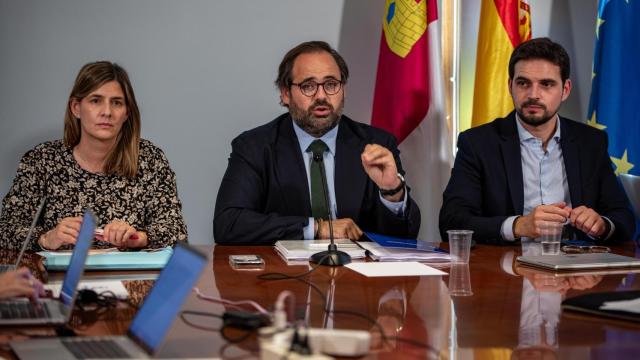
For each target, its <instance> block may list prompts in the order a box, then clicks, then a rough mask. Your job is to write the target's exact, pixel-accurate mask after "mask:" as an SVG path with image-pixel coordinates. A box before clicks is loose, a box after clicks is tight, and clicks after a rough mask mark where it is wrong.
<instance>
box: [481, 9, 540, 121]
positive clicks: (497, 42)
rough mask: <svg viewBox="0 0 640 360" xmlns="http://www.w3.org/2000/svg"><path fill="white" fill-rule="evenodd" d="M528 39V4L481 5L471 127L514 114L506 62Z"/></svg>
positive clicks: (507, 63) (529, 28) (529, 26)
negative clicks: (514, 50)
mask: <svg viewBox="0 0 640 360" xmlns="http://www.w3.org/2000/svg"><path fill="white" fill-rule="evenodd" d="M530 39H531V9H530V7H529V3H528V1H526V0H483V1H482V8H481V9H480V31H479V33H478V50H477V52H476V81H475V85H474V92H473V113H472V115H471V126H478V125H482V124H485V123H488V122H491V121H493V120H494V119H495V118H498V117H504V116H507V114H509V113H510V112H511V111H512V110H513V101H512V100H511V96H510V95H509V86H508V84H507V82H508V80H509V71H508V68H509V58H510V57H511V53H512V52H513V49H514V48H515V47H516V46H518V45H519V44H520V43H522V42H524V41H527V40H530Z"/></svg>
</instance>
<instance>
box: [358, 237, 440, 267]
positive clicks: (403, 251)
mask: <svg viewBox="0 0 640 360" xmlns="http://www.w3.org/2000/svg"><path fill="white" fill-rule="evenodd" d="M359 244H360V246H362V247H363V248H365V249H366V250H367V255H369V257H370V258H371V259H373V260H375V261H420V262H428V263H449V262H451V256H450V255H449V254H447V253H445V252H441V251H436V250H428V249H427V250H422V249H415V248H414V249H411V248H391V247H385V246H382V245H380V244H378V243H376V242H369V241H361V242H359Z"/></svg>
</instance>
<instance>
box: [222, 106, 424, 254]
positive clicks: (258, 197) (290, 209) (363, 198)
mask: <svg viewBox="0 0 640 360" xmlns="http://www.w3.org/2000/svg"><path fill="white" fill-rule="evenodd" d="M292 121H293V120H292V119H291V117H290V116H289V114H288V113H286V114H283V115H281V116H279V117H278V118H276V119H275V120H273V121H271V122H270V123H268V124H265V125H263V126H260V127H257V128H255V129H252V130H249V131H246V132H244V133H243V134H241V135H240V136H238V137H237V138H235V139H234V140H233V141H232V143H231V148H232V150H231V156H230V157H229V165H228V167H227V171H226V172H225V174H224V177H223V178H222V183H221V185H220V190H219V191H218V198H217V200H216V206H215V213H214V217H213V233H214V238H215V241H216V243H218V244H236V245H240V244H273V243H274V242H275V241H277V240H280V239H302V237H303V228H304V227H305V226H307V223H308V219H309V217H311V201H310V196H309V185H308V181H307V174H306V170H305V166H304V162H303V158H302V153H301V152H300V145H299V143H298V138H297V137H296V135H295V132H294V130H293V122H292ZM371 143H375V144H380V145H382V146H384V147H386V148H388V149H389V150H391V152H392V153H393V155H394V157H395V159H396V165H397V166H398V171H399V172H400V173H402V174H404V172H403V170H402V165H401V163H400V158H399V152H398V148H397V145H396V141H395V138H394V137H393V136H392V135H390V134H389V133H387V132H385V131H383V130H380V129H376V128H373V127H371V126H369V125H365V124H361V123H358V122H355V121H353V120H351V119H349V118H348V117H346V116H342V118H341V119H340V127H339V129H338V136H337V140H336V155H335V192H336V202H337V205H338V212H337V217H338V218H351V219H353V220H354V221H355V222H356V224H358V226H359V227H360V228H361V229H362V230H363V231H372V232H377V233H382V234H386V235H390V236H398V237H411V238H415V237H416V236H417V235H418V230H419V229H420V210H419V209H418V206H417V205H416V203H415V202H414V201H413V200H412V199H411V197H408V202H407V207H406V211H405V214H404V216H397V215H395V214H394V213H392V212H391V211H389V210H388V209H387V208H386V207H385V206H384V204H382V202H381V201H380V198H379V192H378V191H379V189H378V187H377V186H376V185H375V183H373V182H372V181H371V180H370V179H369V177H368V176H367V174H366V173H365V172H364V169H363V167H362V162H361V160H360V154H361V153H362V151H363V150H364V147H365V145H367V144H371Z"/></svg>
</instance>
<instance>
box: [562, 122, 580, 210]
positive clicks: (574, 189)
mask: <svg viewBox="0 0 640 360" xmlns="http://www.w3.org/2000/svg"><path fill="white" fill-rule="evenodd" d="M569 121H570V120H567V119H564V118H560V137H561V138H560V146H561V147H562V158H563V160H564V169H565V171H566V172H567V184H568V185H569V194H570V196H571V205H572V206H574V207H575V206H579V205H581V204H582V186H581V184H580V157H579V155H578V154H579V152H578V143H577V142H576V141H575V138H574V136H573V134H572V133H571V129H570V127H571V124H570V123H569Z"/></svg>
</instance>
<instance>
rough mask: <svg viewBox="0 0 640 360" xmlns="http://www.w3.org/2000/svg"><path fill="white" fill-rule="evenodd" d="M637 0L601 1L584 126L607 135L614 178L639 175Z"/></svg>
mask: <svg viewBox="0 0 640 360" xmlns="http://www.w3.org/2000/svg"><path fill="white" fill-rule="evenodd" d="M639 62H640V1H639V0H600V3H599V4H598V20H597V24H596V48H595V54H594V57H593V74H592V82H591V100H590V102H589V113H588V116H589V119H588V121H587V122H588V123H589V124H590V125H591V126H594V127H596V128H599V129H604V130H605V131H606V132H607V133H608V134H609V156H610V157H611V161H613V164H614V170H615V172H616V175H618V174H633V175H640V66H638V63H639Z"/></svg>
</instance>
